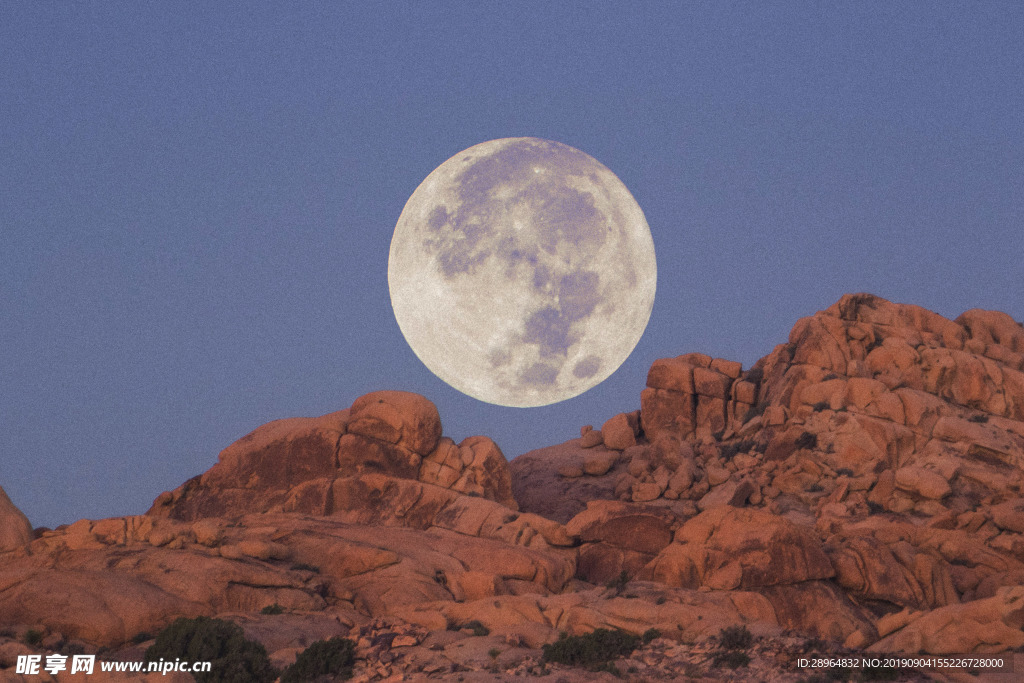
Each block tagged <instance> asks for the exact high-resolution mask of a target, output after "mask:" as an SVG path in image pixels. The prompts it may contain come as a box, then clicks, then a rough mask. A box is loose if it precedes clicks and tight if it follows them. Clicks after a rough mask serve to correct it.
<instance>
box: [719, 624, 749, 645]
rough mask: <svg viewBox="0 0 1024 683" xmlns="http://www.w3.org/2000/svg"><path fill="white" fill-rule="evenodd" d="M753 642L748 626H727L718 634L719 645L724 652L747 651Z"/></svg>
mask: <svg viewBox="0 0 1024 683" xmlns="http://www.w3.org/2000/svg"><path fill="white" fill-rule="evenodd" d="M753 642H754V636H753V635H751V633H750V631H748V630H747V627H746V626H726V627H725V628H723V629H722V630H721V631H719V632H718V644H719V645H720V646H721V647H722V649H724V650H746V649H747V648H748V647H750V645H751V644H752V643H753Z"/></svg>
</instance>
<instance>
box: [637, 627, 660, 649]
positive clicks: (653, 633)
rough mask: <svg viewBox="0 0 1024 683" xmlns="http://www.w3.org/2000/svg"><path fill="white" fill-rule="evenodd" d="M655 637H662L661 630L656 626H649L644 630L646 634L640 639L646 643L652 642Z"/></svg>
mask: <svg viewBox="0 0 1024 683" xmlns="http://www.w3.org/2000/svg"><path fill="white" fill-rule="evenodd" d="M655 638H661V631H659V630H658V629H656V628H649V629H647V630H646V631H644V634H643V635H642V636H640V640H642V641H643V643H644V645H646V644H647V643H649V642H651V641H652V640H654V639H655Z"/></svg>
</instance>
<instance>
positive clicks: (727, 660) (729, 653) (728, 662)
mask: <svg viewBox="0 0 1024 683" xmlns="http://www.w3.org/2000/svg"><path fill="white" fill-rule="evenodd" d="M714 664H715V666H727V667H729V668H730V669H738V668H740V667H743V666H748V665H749V664H750V655H748V654H747V653H746V652H740V651H739V650H725V651H723V652H719V653H718V654H716V655H715V659H714Z"/></svg>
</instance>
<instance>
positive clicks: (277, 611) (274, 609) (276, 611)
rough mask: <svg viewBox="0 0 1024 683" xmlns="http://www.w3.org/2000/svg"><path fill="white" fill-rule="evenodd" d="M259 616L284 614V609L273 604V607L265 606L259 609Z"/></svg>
mask: <svg viewBox="0 0 1024 683" xmlns="http://www.w3.org/2000/svg"><path fill="white" fill-rule="evenodd" d="M260 614H284V607H281V605H279V604H277V603H276V602H275V603H274V604H273V605H267V606H266V607H264V608H263V609H261V610H260Z"/></svg>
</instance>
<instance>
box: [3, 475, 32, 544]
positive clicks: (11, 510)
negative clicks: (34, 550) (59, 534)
mask: <svg viewBox="0 0 1024 683" xmlns="http://www.w3.org/2000/svg"><path fill="white" fill-rule="evenodd" d="M31 540H32V525H31V524H29V522H28V518H27V517H25V515H24V514H22V512H21V510H19V509H18V508H16V507H15V506H14V503H12V502H11V499H10V498H8V497H7V494H6V493H5V492H4V490H3V489H2V488H0V553H2V552H6V551H8V550H17V549H19V548H24V547H25V546H26V545H28V543H29V541H31Z"/></svg>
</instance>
